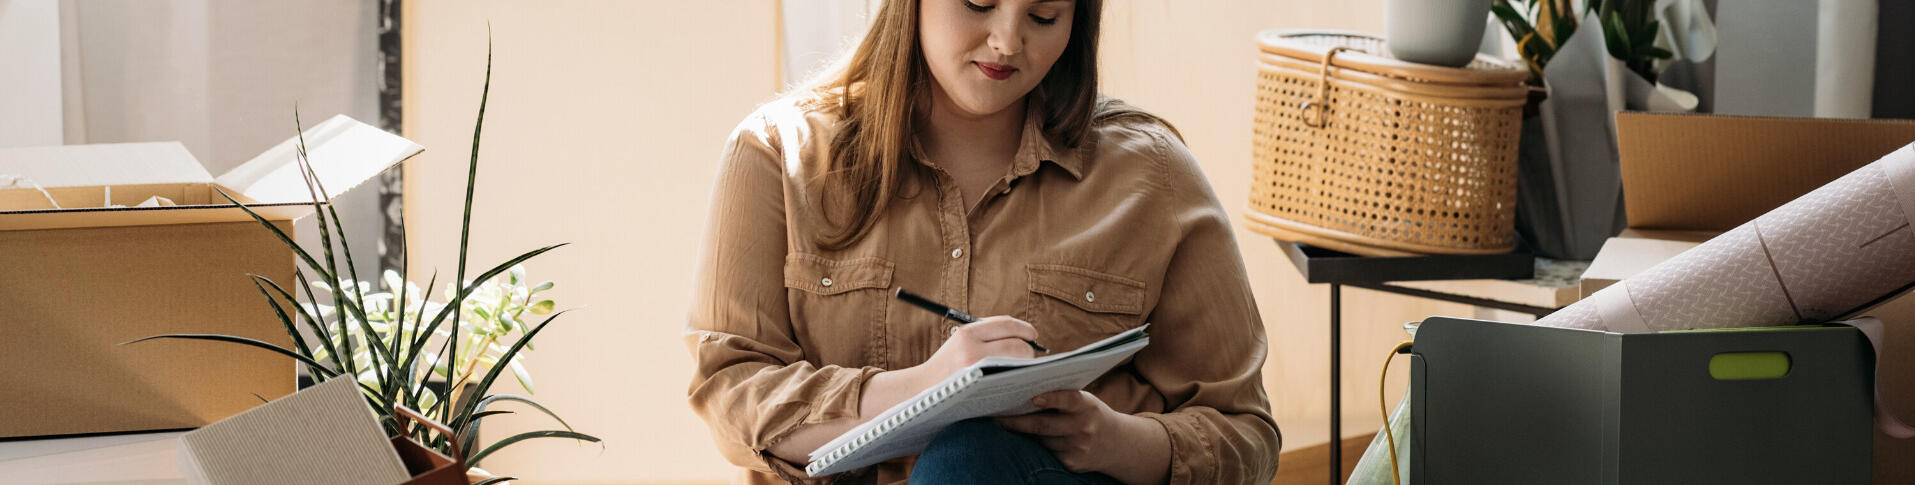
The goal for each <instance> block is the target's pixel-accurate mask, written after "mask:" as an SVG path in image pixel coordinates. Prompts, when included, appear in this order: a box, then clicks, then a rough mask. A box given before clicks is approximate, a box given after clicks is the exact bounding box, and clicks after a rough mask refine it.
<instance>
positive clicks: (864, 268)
mask: <svg viewBox="0 0 1915 485" xmlns="http://www.w3.org/2000/svg"><path fill="white" fill-rule="evenodd" d="M891 270H892V264H891V262H890V261H886V260H884V259H883V258H877V257H862V258H847V259H830V258H825V257H822V256H818V255H815V254H806V253H792V254H789V255H787V256H786V257H785V288H786V294H787V297H788V298H789V302H790V313H791V329H792V332H793V333H794V335H793V337H794V338H796V339H797V343H798V345H799V347H800V348H803V349H804V351H805V357H806V359H807V360H812V361H813V362H816V363H819V364H825V365H832V364H836V365H845V366H862V365H877V364H879V363H881V362H882V355H883V352H884V348H883V342H884V338H885V336H884V311H885V305H886V304H887V301H888V299H887V298H886V297H887V296H889V295H890V294H889V292H888V291H886V290H888V289H890V287H891Z"/></svg>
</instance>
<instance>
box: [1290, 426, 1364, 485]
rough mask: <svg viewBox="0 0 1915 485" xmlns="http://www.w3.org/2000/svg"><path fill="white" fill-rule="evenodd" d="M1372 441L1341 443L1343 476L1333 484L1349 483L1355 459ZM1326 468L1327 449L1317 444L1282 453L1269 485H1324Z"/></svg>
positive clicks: (1360, 438) (1354, 438) (1359, 438)
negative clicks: (1275, 473)
mask: <svg viewBox="0 0 1915 485" xmlns="http://www.w3.org/2000/svg"><path fill="white" fill-rule="evenodd" d="M1373 439H1376V433H1370V434H1366V435H1363V436H1352V437H1349V438H1344V439H1343V476H1341V477H1337V483H1343V482H1344V481H1346V480H1349V479H1350V471H1351V470H1355V469H1356V459H1357V457H1360V456H1363V449H1364V448H1366V447H1369V446H1370V440H1373ZM1329 468H1330V447H1329V446H1328V444H1320V445H1316V446H1311V447H1307V448H1301V449H1296V450H1290V451H1285V452H1283V454H1281V455H1277V478H1276V479H1275V480H1272V481H1271V482H1270V483H1271V484H1273V485H1318V484H1322V483H1325V482H1328V481H1329V479H1330V477H1328V476H1326V475H1329Z"/></svg>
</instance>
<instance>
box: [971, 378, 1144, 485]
mask: <svg viewBox="0 0 1915 485" xmlns="http://www.w3.org/2000/svg"><path fill="white" fill-rule="evenodd" d="M1031 404H1033V405H1036V406H1037V407H1038V409H1039V410H1040V412H1037V413H1032V414H1026V415H1022V416H1006V417H1001V418H997V422H998V424H999V425H1001V426H1004V428H1005V429H1008V430H1011V431H1015V432H1018V433H1024V434H1028V435H1032V436H1034V437H1036V438H1037V440H1038V442H1039V443H1042V444H1043V445H1044V447H1045V448H1049V449H1050V450H1051V453H1052V454H1055V455H1057V460H1058V461H1060V462H1063V464H1064V467H1065V468H1068V469H1070V471H1073V472H1078V473H1083V472H1103V473H1104V474H1106V475H1110V476H1112V477H1113V478H1117V479H1118V480H1121V481H1124V482H1129V483H1137V482H1138V481H1135V480H1130V479H1127V478H1137V477H1139V475H1138V473H1140V472H1141V473H1142V474H1143V475H1142V476H1143V477H1150V476H1153V475H1154V476H1155V477H1162V476H1163V475H1162V473H1164V472H1165V468H1166V467H1167V465H1168V460H1169V456H1168V451H1169V447H1170V436H1169V435H1168V434H1166V432H1165V431H1164V428H1163V426H1162V425H1159V424H1157V422H1156V421H1154V420H1151V419H1149V418H1143V417H1138V416H1132V415H1129V414H1124V413H1120V412H1117V411H1113V410H1111V409H1110V406H1108V405H1105V404H1104V401H1103V400H1102V399H1098V398H1097V396H1096V395H1093V394H1091V393H1089V392H1086V391H1080V390H1065V391H1052V392H1047V393H1043V394H1039V395H1037V397H1035V398H1032V399H1031ZM1045 410H1051V411H1055V412H1041V411H1045ZM1153 455H1154V456H1153ZM1152 464H1155V465H1156V467H1155V469H1154V470H1153V469H1152V466H1151V465H1152ZM1140 465H1141V466H1140ZM1152 472H1155V473H1152ZM1160 480H1162V478H1157V479H1155V480H1151V479H1145V480H1142V481H1144V482H1155V481H1160Z"/></svg>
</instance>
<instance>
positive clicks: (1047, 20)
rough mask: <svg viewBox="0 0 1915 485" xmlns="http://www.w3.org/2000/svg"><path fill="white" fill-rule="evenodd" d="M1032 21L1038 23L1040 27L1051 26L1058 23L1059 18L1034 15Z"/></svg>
mask: <svg viewBox="0 0 1915 485" xmlns="http://www.w3.org/2000/svg"><path fill="white" fill-rule="evenodd" d="M1031 20H1032V21H1035V22H1037V24H1038V25H1050V24H1054V23H1057V17H1051V18H1044V17H1039V16H1036V15H1032V16H1031Z"/></svg>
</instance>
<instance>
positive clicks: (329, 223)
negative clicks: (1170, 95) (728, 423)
mask: <svg viewBox="0 0 1915 485" xmlns="http://www.w3.org/2000/svg"><path fill="white" fill-rule="evenodd" d="M491 63H492V55H491V52H490V48H489V47H488V49H487V53H486V74H485V87H484V89H483V90H482V91H481V94H480V96H479V114H478V120H477V121H476V122H475V123H474V126H473V130H472V155H471V164H470V168H469V170H468V173H467V178H466V196H465V212H464V218H463V220H462V223H461V225H460V236H459V253H458V254H459V266H458V271H457V276H456V278H455V279H454V280H453V281H455V282H457V284H449V285H448V286H447V288H446V293H445V297H446V299H447V301H446V302H444V303H439V302H430V301H428V298H427V295H428V294H430V293H431V292H432V290H433V287H434V286H435V285H436V284H437V276H436V275H435V276H434V277H433V279H432V280H430V281H428V282H427V284H426V287H425V288H423V289H421V288H420V287H418V286H417V285H414V284H412V283H410V282H406V281H404V280H403V278H401V277H400V276H399V275H400V274H402V273H403V272H404V271H405V270H406V268H405V267H404V266H403V265H404V263H403V261H405V260H406V258H405V257H404V254H405V251H406V249H405V248H404V247H403V246H402V247H401V248H400V251H401V258H400V260H401V261H402V263H401V265H402V266H401V267H400V268H399V271H398V272H387V273H386V274H384V275H383V276H384V280H385V283H386V284H387V285H388V286H389V287H390V289H392V290H395V291H397V293H396V294H394V293H392V291H386V292H374V291H371V290H372V288H371V287H370V285H369V284H367V283H365V282H363V281H361V280H360V279H359V277H358V275H357V271H356V270H354V269H352V268H353V267H354V265H353V257H352V251H351V249H350V248H349V247H347V245H346V244H345V243H344V240H345V239H344V237H345V227H344V226H343V225H342V224H340V222H339V214H338V212H337V211H335V210H334V209H333V206H332V201H331V200H330V199H328V198H327V197H325V196H324V195H323V194H324V193H325V192H324V187H323V186H322V185H321V184H320V182H319V181H318V179H317V177H316V175H315V174H314V172H313V171H312V166H311V164H310V163H309V162H308V160H307V159H306V147H305V139H304V137H303V135H302V137H301V138H300V140H299V149H298V152H297V160H298V162H299V166H300V168H301V169H302V170H303V171H304V172H305V175H306V184H307V186H308V188H309V189H310V190H311V192H312V194H313V201H312V205H313V208H314V212H315V216H316V217H317V218H318V219H317V222H318V226H319V240H320V244H321V245H322V246H323V250H322V251H321V254H320V255H318V256H317V257H316V256H315V255H313V254H312V253H310V252H308V251H306V250H304V249H302V248H300V247H299V245H298V244H297V243H295V242H293V239H292V237H291V236H290V235H289V234H287V233H286V232H284V231H282V230H280V229H279V228H278V227H277V226H274V225H273V224H271V223H269V222H268V221H267V220H266V219H264V218H262V217H260V216H259V214H257V213H255V212H253V210H252V209H251V208H248V207H246V205H245V204H241V203H239V202H238V201H236V200H234V199H233V198H232V197H231V196H229V195H226V194H225V193H224V192H221V195H222V196H225V197H226V199H227V201H228V202H231V203H233V204H234V205H237V206H239V207H240V208H241V209H243V210H245V211H246V213H247V214H250V215H252V216H253V219H254V220H255V221H257V222H259V223H260V225H261V226H262V227H264V228H265V230H267V231H270V232H271V233H272V234H273V235H274V236H275V237H278V238H279V240H280V241H281V242H283V243H285V244H286V247H287V248H289V249H291V250H292V251H293V253H294V254H295V255H296V256H297V257H298V258H299V261H300V263H303V265H304V267H303V268H297V269H296V271H295V273H294V275H295V278H296V279H297V280H298V283H299V284H298V285H297V286H293V288H295V289H297V290H304V294H305V296H306V298H307V299H308V300H309V301H311V302H313V303H312V304H301V303H300V302H299V299H298V298H297V297H296V296H295V294H294V291H296V290H287V289H286V288H287V287H286V286H285V285H283V284H281V283H282V282H277V281H272V280H271V279H269V278H265V277H262V276H258V275H252V279H253V283H254V286H255V287H257V288H258V290H259V293H260V295H261V296H262V297H264V298H265V300H266V303H267V304H268V305H269V306H271V307H272V309H273V312H274V314H275V315H277V316H278V319H279V323H280V324H281V325H282V326H284V327H285V330H286V332H287V333H288V334H289V335H290V336H291V337H292V341H293V348H291V349H288V348H284V347H280V346H277V345H273V344H269V343H266V342H262V341H259V340H255V339H248V338H242V337H235V336H230V335H213V334H169V335H156V336H152V337H147V338H143V339H139V340H135V341H132V342H127V343H129V344H131V343H137V342H144V341H148V340H156V339H190V340H211V341H219V342H229V343H236V344H240V345H247V346H252V347H256V348H261V349H265V350H268V351H272V352H276V353H279V354H281V355H285V356H287V357H290V358H293V359H294V360H297V361H299V363H300V364H302V365H303V366H304V367H305V370H306V372H307V373H308V374H309V375H310V376H311V377H312V379H313V380H314V381H315V382H318V381H325V380H329V379H342V378H343V379H354V380H357V381H358V383H359V387H360V390H361V391H363V392H362V393H363V394H364V395H365V397H366V401H367V402H368V403H370V404H371V406H372V408H373V410H374V411H375V412H376V413H377V415H378V417H379V421H380V423H381V424H382V425H383V426H384V427H385V428H386V432H387V434H389V435H392V436H404V437H407V438H410V439H412V440H414V441H417V442H419V443H421V444H424V445H425V446H426V447H428V448H431V449H433V450H435V451H438V452H440V453H443V454H447V455H448V456H450V457H451V458H452V459H454V460H456V461H458V462H460V463H464V464H466V466H467V467H469V470H470V472H469V473H468V475H469V476H473V477H474V478H473V479H472V481H473V482H474V483H478V484H492V483H500V482H505V481H509V480H515V479H516V478H512V477H490V476H489V474H487V473H484V470H482V469H479V468H477V465H478V464H479V463H480V462H481V461H483V460H484V459H485V458H486V457H488V456H491V455H492V454H493V453H495V452H497V451H499V450H501V449H504V448H505V447H507V446H510V445H513V444H516V443H519V442H522V441H525V440H528V439H536V438H565V439H573V440H579V441H586V442H599V439H598V438H596V437H593V436H591V435H587V434H584V433H579V432H577V431H575V430H573V429H572V427H571V426H570V425H569V424H566V423H565V420H564V419H562V418H560V417H559V416H558V414H557V413H554V412H552V410H550V409H547V408H546V407H545V406H543V405H541V404H539V403H538V402H537V401H534V400H532V399H531V398H528V397H525V396H520V395H516V394H495V393H492V392H491V389H492V385H493V384H494V383H495V382H496V381H497V380H498V378H499V377H500V376H501V375H502V373H503V372H505V371H506V370H507V369H511V371H512V373H513V375H514V377H515V378H517V379H518V380H519V382H520V384H522V385H523V386H524V387H525V388H526V390H527V392H528V393H529V392H531V389H532V385H531V378H530V375H529V374H528V373H527V372H526V371H525V369H524V367H523V365H522V364H521V363H520V358H521V352H523V351H525V350H529V349H531V347H532V339H533V337H535V336H537V335H538V334H539V332H540V331H543V330H544V329H545V328H546V326H547V325H549V324H551V323H552V322H553V321H554V320H556V319H557V318H558V317H559V316H560V315H562V314H563V313H564V312H562V311H554V309H553V307H554V303H553V302H552V300H549V299H541V298H538V293H540V292H543V291H546V290H549V289H551V288H552V286H553V283H551V282H545V283H541V284H539V285H536V286H529V287H528V286H526V284H525V283H526V280H525V270H524V267H523V266H522V264H523V263H524V262H525V261H527V260H530V259H532V258H534V257H537V256H539V255H541V254H545V253H546V252H548V251H551V250H553V249H557V248H559V247H560V246H564V244H554V245H551V246H545V247H542V248H538V249H534V250H531V251H527V252H525V253H523V254H520V255H518V256H517V257H514V258H512V259H510V260H507V261H505V262H502V263H499V264H497V265H494V266H492V267H491V268H489V269H487V270H485V271H483V272H480V273H479V274H478V276H477V277H476V278H471V279H467V278H466V254H467V248H468V247H469V243H470V235H471V228H472V197H473V183H474V181H475V180H476V179H477V178H478V173H479V141H480V132H481V130H482V128H483V127H484V126H485V104H486V99H487V96H488V95H489V94H490V92H491V85H492V65H491ZM293 119H294V126H295V128H296V129H298V130H299V131H300V132H302V133H303V132H304V131H305V128H304V126H301V125H300V123H299V117H298V113H297V110H295V113H294V115H293ZM334 236H338V238H339V241H340V243H339V244H338V249H339V251H338V252H337V253H335V251H334V243H333V240H334ZM342 265H343V266H344V268H343V269H342V268H341V266H342ZM314 289H319V290H320V291H324V292H325V293H327V295H326V297H325V298H323V299H322V298H320V297H319V296H318V295H317V294H316V293H315V292H314ZM326 301H330V305H326V304H323V302H326ZM528 314H530V315H532V316H534V317H538V316H543V317H544V318H543V319H542V320H540V321H539V322H538V323H537V324H535V325H531V326H527V325H526V322H525V317H526V316H527V315H528ZM302 330H303V332H302ZM308 334H310V335H312V336H314V337H315V339H314V340H316V341H311V342H309V341H308V340H307V338H306V337H307V335H308ZM435 382H437V383H440V384H439V385H433V383H435ZM444 383H450V385H445V384H444ZM460 389H464V390H463V391H461V390H460ZM507 401H510V402H515V403H518V404H522V405H524V406H525V407H528V408H530V409H532V410H536V411H538V412H540V413H542V414H544V415H546V416H550V417H551V418H552V419H553V420H554V421H557V422H558V424H559V427H562V428H563V429H552V430H544V431H532V432H526V433H519V434H515V435H512V436H507V437H504V438H501V439H498V440H496V441H493V442H491V443H490V444H487V445H485V446H483V447H481V446H478V445H479V444H480V443H479V441H478V440H479V433H478V426H479V423H480V422H481V421H482V420H484V419H485V418H488V417H491V416H497V415H500V414H510V413H512V412H513V411H508V410H501V409H491V407H492V406H493V405H494V404H499V403H502V402H507ZM399 406H403V407H406V408H410V409H417V410H420V411H421V414H423V415H424V417H426V418H428V419H431V420H434V421H437V422H439V423H444V424H445V425H446V426H447V427H449V428H450V429H451V430H452V433H451V434H449V435H448V434H444V433H437V434H435V433H434V432H433V431H431V428H430V427H429V425H428V424H427V423H421V422H419V421H418V420H409V419H403V418H401V417H400V416H399V415H398V411H396V407H399ZM453 450H459V451H457V452H455V451H453ZM453 455H463V456H453Z"/></svg>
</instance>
